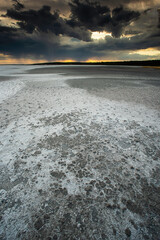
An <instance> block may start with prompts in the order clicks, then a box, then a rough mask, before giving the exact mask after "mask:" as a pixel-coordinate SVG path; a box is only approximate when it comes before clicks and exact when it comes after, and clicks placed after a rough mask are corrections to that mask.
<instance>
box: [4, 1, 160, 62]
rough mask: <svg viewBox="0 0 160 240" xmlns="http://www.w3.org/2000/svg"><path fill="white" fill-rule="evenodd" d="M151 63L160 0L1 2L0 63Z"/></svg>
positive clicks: (156, 50) (159, 36)
mask: <svg viewBox="0 0 160 240" xmlns="http://www.w3.org/2000/svg"><path fill="white" fill-rule="evenodd" d="M150 59H151V60H152V59H160V1H159V0H99V1H98V0H97V1H95V0H66V1H65V0H34V1H33V0H7V1H6V0H0V64H12V63H26V64H28V63H38V62H46V61H66V62H67V61H86V62H94V61H124V60H125V61H127V60H150Z"/></svg>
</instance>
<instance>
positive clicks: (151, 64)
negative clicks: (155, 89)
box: [32, 60, 160, 68]
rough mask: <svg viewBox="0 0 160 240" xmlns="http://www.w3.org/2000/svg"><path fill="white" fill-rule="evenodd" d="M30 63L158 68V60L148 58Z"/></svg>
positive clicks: (159, 61)
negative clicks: (143, 59)
mask: <svg viewBox="0 0 160 240" xmlns="http://www.w3.org/2000/svg"><path fill="white" fill-rule="evenodd" d="M32 65H87V66H89V65H108V66H115V65H118V66H120V65H123V66H144V67H149V68H153V67H154V68H160V60H148V61H124V62H45V63H34V64H32Z"/></svg>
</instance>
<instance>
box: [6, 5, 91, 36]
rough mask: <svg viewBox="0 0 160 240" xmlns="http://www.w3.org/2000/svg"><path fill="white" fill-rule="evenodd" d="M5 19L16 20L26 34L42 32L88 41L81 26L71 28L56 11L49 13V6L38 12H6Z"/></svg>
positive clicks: (86, 34)
mask: <svg viewBox="0 0 160 240" xmlns="http://www.w3.org/2000/svg"><path fill="white" fill-rule="evenodd" d="M6 16H7V17H10V18H12V19H14V20H17V24H18V25H19V27H20V28H21V29H23V30H25V31H26V32H27V33H33V32H34V31H36V32H44V33H50V32H52V33H54V34H55V35H60V34H62V35H67V36H70V37H74V38H77V39H80V40H84V41H90V40H91V38H90V36H91V34H90V32H89V31H88V30H86V29H84V27H83V26H80V27H78V26H76V27H75V28H72V27H71V26H70V25H69V24H67V22H66V20H65V19H63V18H62V17H60V16H59V12H58V11H54V13H51V7H50V6H43V7H42V8H41V9H40V10H25V11H18V10H17V9H15V8H12V9H9V10H7V14H6Z"/></svg>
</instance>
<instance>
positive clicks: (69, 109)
mask: <svg viewBox="0 0 160 240" xmlns="http://www.w3.org/2000/svg"><path fill="white" fill-rule="evenodd" d="M0 70H1V76H0V105H1V106H0V117H1V121H0V125H1V135H0V239H3V240H5V239H7V240H15V239H22V240H25V239H26V240H30V239H48V240H49V239H52V240H56V239H57V240H65V239H66V240H68V239H70V240H71V239H74V240H86V239H87V240H107V239H109V240H112V239H113V240H124V239H132V240H135V239H136V240H142V239H150V240H153V239H154V240H159V239H160V150H159V149H160V112H159V111H160V70H155V69H143V68H140V67H116V66H114V67H107V66H106V67H104V66H99V67H98V66H96V67H95V66H90V67H87V66H79V67H78V66H73V67H71V66H63V67H61V66H57V67H56V66H54V67H45V66H44V67H40V66H39V67H35V66H28V67H27V66H8V67H7V66H1V67H0Z"/></svg>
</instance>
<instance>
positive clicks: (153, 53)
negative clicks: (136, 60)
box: [129, 48, 160, 57]
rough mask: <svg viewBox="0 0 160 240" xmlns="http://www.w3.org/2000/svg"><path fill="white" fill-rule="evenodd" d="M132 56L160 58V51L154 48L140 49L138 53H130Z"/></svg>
mask: <svg viewBox="0 0 160 240" xmlns="http://www.w3.org/2000/svg"><path fill="white" fill-rule="evenodd" d="M129 54H130V55H132V54H138V55H142V56H150V57H151V56H157V57H158V56H159V57H160V50H157V49H154V48H147V49H140V50H137V51H132V52H130V53H129Z"/></svg>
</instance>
